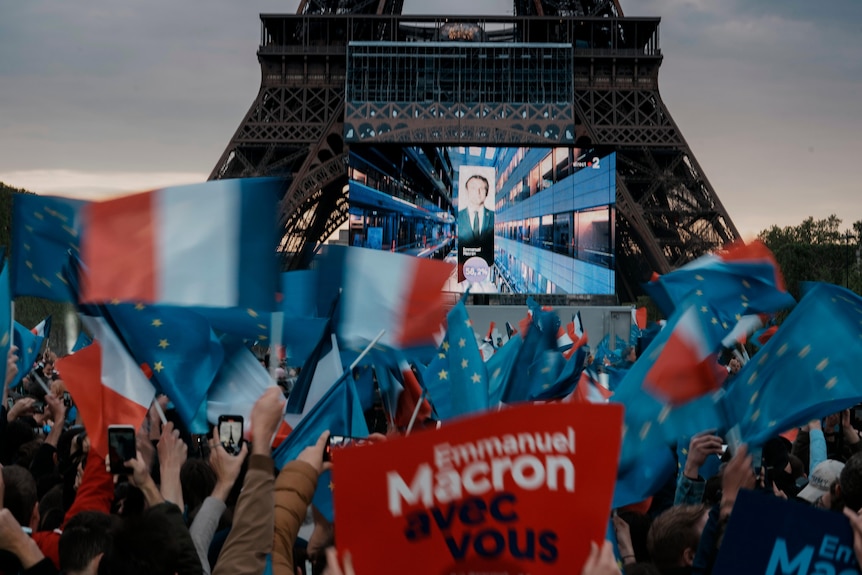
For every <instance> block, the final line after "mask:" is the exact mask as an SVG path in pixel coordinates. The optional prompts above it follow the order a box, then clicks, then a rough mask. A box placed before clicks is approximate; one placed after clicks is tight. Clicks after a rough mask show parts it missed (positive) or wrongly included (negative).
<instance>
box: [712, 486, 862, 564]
mask: <svg viewBox="0 0 862 575" xmlns="http://www.w3.org/2000/svg"><path fill="white" fill-rule="evenodd" d="M858 569H859V566H858V564H857V563H856V555H855V554H854V553H853V531H852V529H851V527H850V522H849V521H848V520H847V518H846V517H845V516H844V515H843V514H841V513H838V512H835V511H825V510H823V509H815V508H814V507H810V506H808V505H803V504H801V503H797V502H795V501H786V500H784V499H780V498H778V497H775V496H773V495H771V494H767V493H757V492H753V491H746V490H742V491H740V492H739V496H738V497H737V499H736V505H734V507H733V513H732V514H731V516H730V522H729V523H728V524H727V531H726V533H725V536H724V541H723V542H722V544H721V550H720V551H719V554H718V559H717V560H716V563H715V569H713V571H712V572H713V574H714V575H737V574H738V573H752V574H758V575H759V574H761V573H762V574H764V575H780V574H788V575H789V574H790V573H793V574H794V575H809V574H814V573H835V574H843V575H849V574H855V573H858V572H859V571H858Z"/></svg>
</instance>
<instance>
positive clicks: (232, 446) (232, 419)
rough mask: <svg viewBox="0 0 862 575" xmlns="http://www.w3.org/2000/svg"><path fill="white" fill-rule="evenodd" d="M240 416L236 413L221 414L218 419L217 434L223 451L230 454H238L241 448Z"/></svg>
mask: <svg viewBox="0 0 862 575" xmlns="http://www.w3.org/2000/svg"><path fill="white" fill-rule="evenodd" d="M242 422H243V420H242V417H240V416H238V415H222V416H220V417H219V420H218V436H219V440H220V441H221V444H222V445H223V446H224V448H225V451H227V452H228V453H230V454H231V455H239V452H240V450H241V449H242Z"/></svg>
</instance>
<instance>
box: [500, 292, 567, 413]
mask: <svg viewBox="0 0 862 575" xmlns="http://www.w3.org/2000/svg"><path fill="white" fill-rule="evenodd" d="M527 307H528V308H529V310H530V313H531V315H532V317H531V319H530V322H529V324H527V325H529V327H528V328H527V330H526V333H523V334H521V337H522V338H523V340H524V341H523V344H522V345H521V349H520V352H519V353H518V359H517V360H516V361H515V364H514V369H513V370H512V372H511V374H510V376H509V380H508V381H507V382H506V386H505V390H504V391H503V403H517V402H520V401H529V400H530V399H531V395H532V393H533V390H537V391H536V392H537V393H541V391H542V386H543V385H545V384H546V383H547V384H552V383H553V382H554V381H555V380H556V378H557V376H558V375H559V373H560V370H561V369H562V364H561V363H556V366H555V365H554V363H553V362H554V361H555V360H554V359H551V357H550V356H547V355H545V352H547V351H551V350H556V349H557V332H558V331H559V329H560V317H559V316H558V315H557V313H556V312H554V311H548V310H544V309H542V308H541V306H539V304H538V303H536V301H535V300H534V299H533V298H528V299H527ZM556 368H559V369H556ZM555 369H556V372H554V370H555Z"/></svg>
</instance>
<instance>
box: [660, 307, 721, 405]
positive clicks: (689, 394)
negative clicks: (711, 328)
mask: <svg viewBox="0 0 862 575" xmlns="http://www.w3.org/2000/svg"><path fill="white" fill-rule="evenodd" d="M672 330H673V331H672V332H671V334H670V337H669V338H668V340H667V342H666V343H665V345H664V347H663V349H662V350H661V353H660V354H659V356H658V357H657V358H656V360H655V363H653V365H652V366H651V367H650V369H649V371H648V372H647V375H646V377H645V379H644V386H645V387H646V388H648V389H649V390H650V392H651V393H652V394H653V395H655V396H657V397H660V398H661V399H663V400H665V401H667V402H670V403H672V404H682V403H685V402H686V401H689V400H691V399H695V398H697V397H699V396H701V395H705V394H707V393H709V392H711V391H714V390H716V389H718V388H719V387H721V385H722V383H724V380H725V379H726V378H727V371H726V370H723V369H719V366H718V357H717V354H716V353H715V351H714V350H715V348H714V346H711V345H710V340H709V337H708V336H707V334H706V331H705V328H704V326H703V324H702V323H701V318H700V315H699V312H698V310H697V308H696V307H694V306H691V307H688V308H687V309H686V310H685V311H683V312H681V315H680V317H679V319H678V320H677V321H676V323H675V325H674V326H673V327H672Z"/></svg>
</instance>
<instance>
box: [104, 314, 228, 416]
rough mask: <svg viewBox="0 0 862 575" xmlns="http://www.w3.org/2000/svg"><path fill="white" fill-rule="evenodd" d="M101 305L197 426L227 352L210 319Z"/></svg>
mask: <svg viewBox="0 0 862 575" xmlns="http://www.w3.org/2000/svg"><path fill="white" fill-rule="evenodd" d="M93 307H95V306H88V308H87V309H88V310H91V309H92V308H93ZM98 307H99V311H100V312H101V315H102V316H103V317H105V318H106V319H107V320H108V322H109V324H110V325H111V327H112V328H113V329H114V331H116V332H117V334H118V336H119V337H120V339H121V340H122V341H123V343H124V344H125V346H126V348H127V349H128V350H129V353H130V354H131V355H132V357H134V358H135V361H137V362H139V363H145V364H147V365H148V366H149V367H150V369H151V370H152V377H151V379H152V381H153V383H154V384H155V386H156V388H157V389H158V390H159V391H160V392H162V393H164V394H165V395H167V396H168V397H170V399H171V401H172V402H173V404H174V406H175V408H176V410H177V414H178V415H179V416H180V417H181V418H182V420H183V422H184V423H185V424H186V425H188V426H191V425H192V422H193V421H194V420H195V415H196V414H197V413H198V411H199V409H200V407H201V404H202V403H203V402H204V400H205V399H206V397H207V391H209V389H210V385H211V384H212V382H213V379H214V378H215V376H216V373H218V370H219V368H220V367H221V365H222V361H223V360H224V349H223V348H222V345H221V343H220V342H219V340H218V339H217V338H216V336H215V334H214V333H213V331H212V329H211V328H210V324H209V322H208V321H207V320H206V318H204V317H203V316H201V315H200V314H197V313H195V312H193V311H190V310H187V309H183V308H179V307H174V306H159V305H144V304H141V303H138V304H131V303H120V304H109V305H106V306H98Z"/></svg>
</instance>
